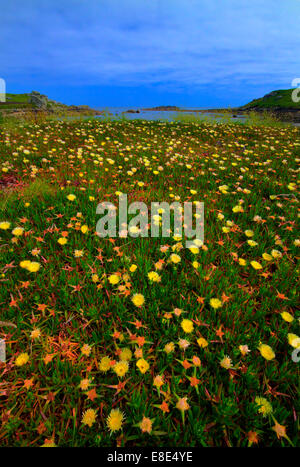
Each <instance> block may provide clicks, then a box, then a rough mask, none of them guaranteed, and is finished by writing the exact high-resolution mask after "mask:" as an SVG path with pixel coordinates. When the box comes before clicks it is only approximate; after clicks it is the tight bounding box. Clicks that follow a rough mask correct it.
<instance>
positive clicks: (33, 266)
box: [27, 261, 41, 272]
mask: <svg viewBox="0 0 300 467" xmlns="http://www.w3.org/2000/svg"><path fill="white" fill-rule="evenodd" d="M40 267H41V265H40V263H37V262H35V261H32V262H31V261H30V262H29V265H28V266H27V269H28V271H29V272H37V271H38V270H39V269H40Z"/></svg>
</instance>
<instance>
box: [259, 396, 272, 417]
mask: <svg viewBox="0 0 300 467" xmlns="http://www.w3.org/2000/svg"><path fill="white" fill-rule="evenodd" d="M255 402H256V404H257V405H258V406H259V409H258V411H259V412H260V413H261V414H262V415H263V416H264V417H266V416H267V415H269V414H270V413H272V412H273V409H272V405H271V404H270V402H268V401H267V399H265V398H264V397H256V398H255Z"/></svg>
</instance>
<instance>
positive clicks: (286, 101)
mask: <svg viewBox="0 0 300 467" xmlns="http://www.w3.org/2000/svg"><path fill="white" fill-rule="evenodd" d="M292 92H293V89H280V90H277V91H272V92H270V93H269V94H266V95H265V96H263V97H261V98H259V99H254V100H253V101H251V102H249V103H248V104H246V105H243V106H242V107H240V108H239V109H240V110H263V109H266V110H269V109H270V110H282V111H284V110H300V102H293V101H292Z"/></svg>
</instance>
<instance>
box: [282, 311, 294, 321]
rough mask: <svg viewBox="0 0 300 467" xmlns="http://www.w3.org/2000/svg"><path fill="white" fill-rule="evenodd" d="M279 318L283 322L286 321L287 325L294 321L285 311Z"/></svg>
mask: <svg viewBox="0 0 300 467" xmlns="http://www.w3.org/2000/svg"><path fill="white" fill-rule="evenodd" d="M281 317H282V319H284V321H287V322H288V323H291V322H292V321H294V317H293V316H292V315H291V314H290V313H288V312H287V311H283V312H282V313H281Z"/></svg>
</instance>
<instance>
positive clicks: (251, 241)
mask: <svg viewBox="0 0 300 467" xmlns="http://www.w3.org/2000/svg"><path fill="white" fill-rule="evenodd" d="M247 243H248V245H250V246H257V245H258V243H257V242H255V241H254V240H247Z"/></svg>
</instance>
